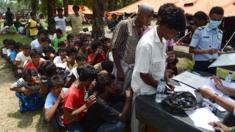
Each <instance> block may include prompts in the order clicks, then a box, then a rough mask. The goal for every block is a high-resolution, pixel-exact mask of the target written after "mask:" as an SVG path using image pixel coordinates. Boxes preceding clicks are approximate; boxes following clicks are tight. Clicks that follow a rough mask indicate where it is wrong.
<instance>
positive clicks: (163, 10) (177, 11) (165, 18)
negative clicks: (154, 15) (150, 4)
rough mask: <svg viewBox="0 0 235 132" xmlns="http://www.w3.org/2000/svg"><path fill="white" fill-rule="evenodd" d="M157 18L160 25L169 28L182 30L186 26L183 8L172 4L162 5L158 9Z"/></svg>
mask: <svg viewBox="0 0 235 132" xmlns="http://www.w3.org/2000/svg"><path fill="white" fill-rule="evenodd" d="M158 18H159V20H158V21H159V24H160V25H166V26H167V27H168V28H170V29H175V30H177V31H184V30H185V28H186V20H185V15H184V10H183V9H181V8H179V7H176V6H175V5H174V4H171V3H167V4H164V5H162V6H161V7H160V8H159V10H158Z"/></svg>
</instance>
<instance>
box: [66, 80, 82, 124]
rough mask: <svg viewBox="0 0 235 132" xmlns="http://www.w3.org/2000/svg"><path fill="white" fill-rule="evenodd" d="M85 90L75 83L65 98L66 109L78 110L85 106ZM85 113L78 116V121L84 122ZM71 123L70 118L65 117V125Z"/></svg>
mask: <svg viewBox="0 0 235 132" xmlns="http://www.w3.org/2000/svg"><path fill="white" fill-rule="evenodd" d="M84 96H85V89H81V88H79V87H78V86H77V83H73V84H72V85H71V86H70V88H69V90H68V92H67V93H66V94H65V96H64V109H72V110H75V109H78V108H80V107H81V106H82V105H84V104H85V101H84ZM84 116H85V112H81V113H79V114H78V115H76V118H75V119H76V120H77V121H82V120H84ZM70 123H71V121H70V120H69V119H68V117H66V116H64V124H70Z"/></svg>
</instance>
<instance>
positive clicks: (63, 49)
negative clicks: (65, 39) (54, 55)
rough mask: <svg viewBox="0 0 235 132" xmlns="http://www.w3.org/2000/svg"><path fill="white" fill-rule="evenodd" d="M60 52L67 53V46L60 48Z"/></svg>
mask: <svg viewBox="0 0 235 132" xmlns="http://www.w3.org/2000/svg"><path fill="white" fill-rule="evenodd" d="M60 52H66V53H67V48H65V47H61V48H59V50H58V53H60Z"/></svg>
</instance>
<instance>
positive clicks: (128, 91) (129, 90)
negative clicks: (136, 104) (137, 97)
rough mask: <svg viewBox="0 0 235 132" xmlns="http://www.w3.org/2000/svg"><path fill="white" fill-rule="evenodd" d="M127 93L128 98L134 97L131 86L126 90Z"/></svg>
mask: <svg viewBox="0 0 235 132" xmlns="http://www.w3.org/2000/svg"><path fill="white" fill-rule="evenodd" d="M125 93H126V98H127V99H132V97H133V91H132V90H131V89H130V88H129V89H127V90H126V91H125Z"/></svg>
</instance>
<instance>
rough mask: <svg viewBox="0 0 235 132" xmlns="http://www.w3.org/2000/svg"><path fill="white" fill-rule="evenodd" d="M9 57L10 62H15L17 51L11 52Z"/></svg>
mask: <svg viewBox="0 0 235 132" xmlns="http://www.w3.org/2000/svg"><path fill="white" fill-rule="evenodd" d="M9 57H10V60H11V61H14V60H15V58H16V51H15V50H11V51H10V56H9Z"/></svg>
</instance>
